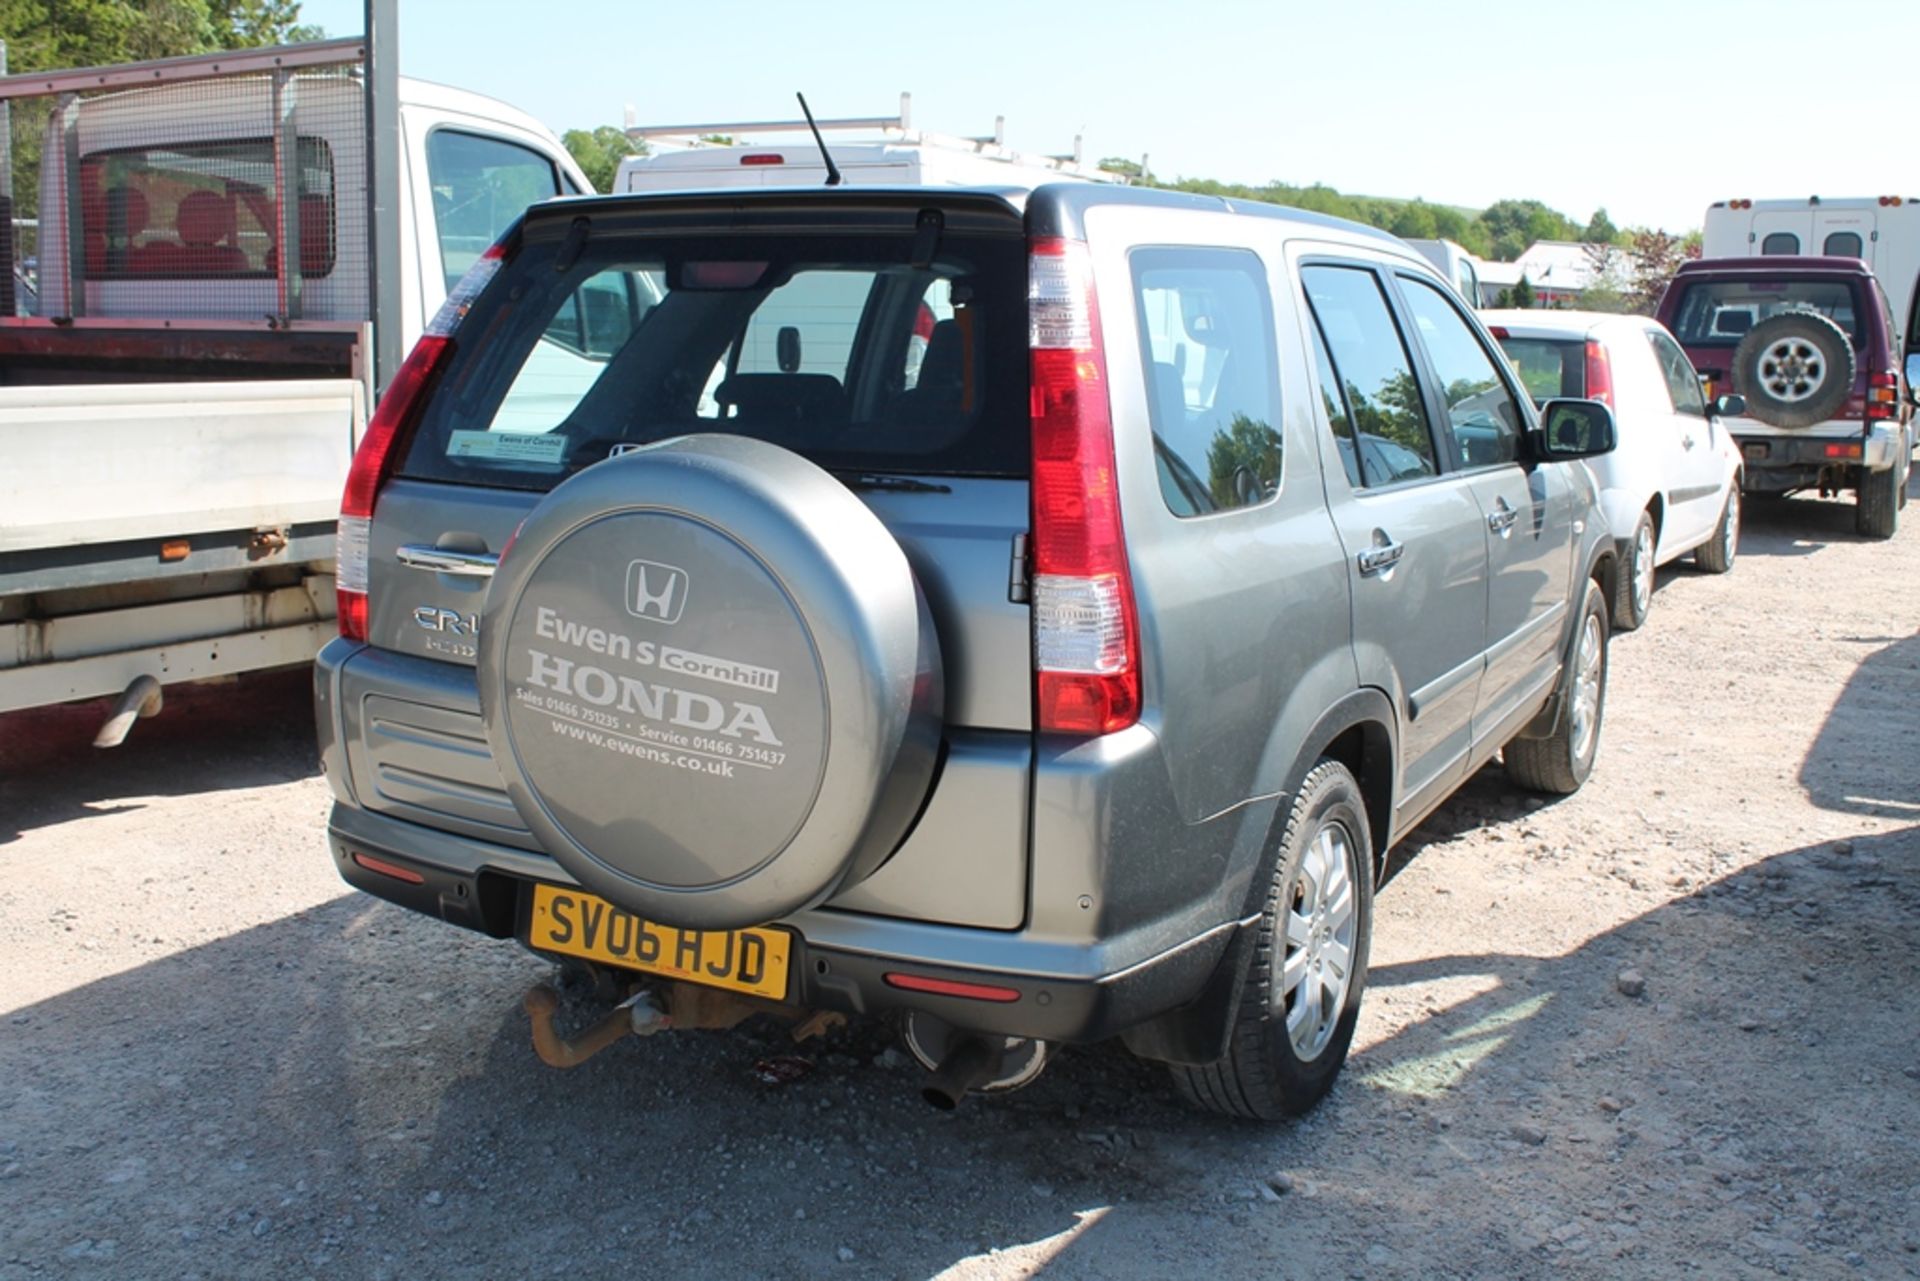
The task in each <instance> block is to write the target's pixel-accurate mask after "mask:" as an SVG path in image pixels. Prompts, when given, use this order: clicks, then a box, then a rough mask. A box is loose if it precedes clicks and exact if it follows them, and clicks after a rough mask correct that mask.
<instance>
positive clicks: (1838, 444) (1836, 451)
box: [1734, 422, 1903, 488]
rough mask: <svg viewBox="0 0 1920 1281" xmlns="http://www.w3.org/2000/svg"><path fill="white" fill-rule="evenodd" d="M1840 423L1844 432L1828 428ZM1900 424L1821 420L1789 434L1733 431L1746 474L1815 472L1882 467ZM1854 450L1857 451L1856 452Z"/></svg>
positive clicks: (1891, 459)
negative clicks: (1828, 422) (1864, 424)
mask: <svg viewBox="0 0 1920 1281" xmlns="http://www.w3.org/2000/svg"><path fill="white" fill-rule="evenodd" d="M1840 426H1844V427H1846V428H1847V430H1845V431H1844V432H1836V431H1830V430H1828V429H1829V428H1831V427H1840ZM1902 430H1903V429H1902V427H1901V425H1900V424H1899V423H1891V422H1886V423H1874V424H1872V425H1871V426H1869V427H1867V428H1866V429H1865V430H1864V431H1863V430H1861V428H1860V425H1859V424H1857V423H1848V424H1839V423H1833V424H1821V426H1819V427H1815V428H1810V429H1808V431H1807V432H1804V433H1798V432H1797V433H1795V434H1793V435H1778V436H1775V435H1759V434H1753V433H1736V434H1735V435H1734V440H1735V441H1736V442H1737V443H1738V445H1739V446H1740V455H1741V458H1742V459H1743V460H1744V461H1745V463H1746V471H1747V475H1748V477H1749V478H1750V483H1749V488H1755V487H1761V488H1771V486H1764V485H1763V486H1754V485H1753V484H1752V483H1751V480H1752V478H1753V477H1754V473H1756V472H1760V471H1797V472H1817V471H1819V470H1820V469H1822V468H1828V467H1858V468H1862V469H1864V470H1866V471H1885V470H1886V469H1887V468H1889V467H1891V466H1893V465H1894V464H1895V463H1896V462H1897V461H1898V460H1899V455H1900V443H1901V440H1902ZM1856 451H1857V452H1856Z"/></svg>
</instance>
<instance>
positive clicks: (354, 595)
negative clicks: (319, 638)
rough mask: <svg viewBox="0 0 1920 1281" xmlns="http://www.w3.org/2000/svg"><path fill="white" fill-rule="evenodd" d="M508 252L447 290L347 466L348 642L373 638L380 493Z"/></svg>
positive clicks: (341, 538)
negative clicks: (458, 334)
mask: <svg viewBox="0 0 1920 1281" xmlns="http://www.w3.org/2000/svg"><path fill="white" fill-rule="evenodd" d="M505 257H506V249H505V242H502V243H501V244H497V245H494V246H493V247H492V248H491V249H488V250H487V251H486V253H484V254H482V255H480V257H479V259H478V260H477V261H475V263H474V264H473V266H472V267H470V268H468V270H467V274H466V275H464V276H462V277H461V278H460V283H459V284H457V285H455V286H454V287H453V290H452V292H450V293H449V294H448V295H447V301H446V302H445V303H443V304H442V305H441V307H440V310H439V312H438V313H437V314H436V315H435V316H434V318H433V320H432V322H431V323H429V324H428V325H427V328H426V330H425V332H423V333H422V334H421V335H420V341H419V342H417V343H415V344H414V345H413V351H412V352H410V353H409V354H408V355H407V359H406V363H405V364H403V365H401V366H400V371H399V372H398V373H396V374H395V375H394V376H393V380H392V381H391V382H389V383H388V384H387V390H386V392H385V394H383V395H382V396H381V397H380V404H379V406H378V407H377V408H375V410H374V411H373V421H372V422H370V423H368V424H367V432H366V435H365V436H363V437H361V438H360V447H359V448H358V449H356V450H354V452H353V466H352V467H351V468H349V469H348V471H347V487H346V491H345V492H344V493H343V494H341V496H340V525H339V533H338V534H337V536H336V541H335V547H334V588H335V601H336V604H337V608H338V610H339V615H340V634H341V635H342V636H345V637H347V638H348V639H350V640H362V641H363V640H365V639H367V615H368V612H369V611H368V602H367V582H368V578H369V572H368V554H369V549H370V547H371V546H372V542H373V507H374V504H375V503H376V502H378V501H379V498H380V490H381V489H382V488H383V487H384V486H385V485H386V483H387V480H388V478H389V477H391V476H392V475H393V470H394V468H396V467H398V466H399V465H400V460H401V459H402V458H404V457H405V456H406V453H407V446H408V445H409V444H411V443H412V440H413V431H414V428H415V427H417V426H418V425H419V423H420V414H421V411H423V410H424V409H425V408H426V407H427V399H428V397H429V396H430V395H431V393H432V391H433V385H434V383H435V382H437V381H438V380H439V377H440V373H441V371H442V370H443V369H445V368H446V364H447V357H448V356H450V355H451V354H452V353H453V333H454V331H455V330H456V329H458V328H459V327H460V321H461V320H462V319H463V318H464V317H465V316H466V314H467V309H468V308H469V307H471V306H472V305H473V300H474V299H475V298H477V297H479V296H480V291H481V290H482V289H484V288H486V286H487V282H488V281H490V280H492V279H493V277H494V273H496V272H498V271H499V270H500V263H501V262H502V260H503V259H504V258H505Z"/></svg>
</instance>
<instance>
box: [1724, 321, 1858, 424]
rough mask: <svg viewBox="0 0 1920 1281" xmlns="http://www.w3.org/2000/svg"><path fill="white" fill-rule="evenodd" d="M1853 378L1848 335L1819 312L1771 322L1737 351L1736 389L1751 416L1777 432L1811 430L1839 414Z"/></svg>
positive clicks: (1744, 340) (1756, 329)
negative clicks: (1782, 430)
mask: <svg viewBox="0 0 1920 1281" xmlns="http://www.w3.org/2000/svg"><path fill="white" fill-rule="evenodd" d="M1853 374H1854V363H1853V345H1852V344H1851V343H1850V342H1848V341H1847V335H1846V332H1845V331H1844V330H1842V329H1841V328H1840V326H1838V325H1836V324H1834V323H1833V322H1832V321H1831V320H1828V319H1827V318H1826V317H1825V316H1822V315H1820V314H1819V313H1818V312H1812V311H1793V312H1787V313H1785V314H1784V315H1779V316H1772V317H1769V318H1768V319H1766V320H1763V321H1761V322H1760V323H1759V324H1757V325H1755V326H1754V327H1753V328H1752V329H1749V330H1748V331H1747V333H1746V336H1745V337H1743V338H1742V339H1741V340H1740V345H1739V346H1737V347H1735V348H1734V349H1733V389H1734V390H1735V391H1737V392H1739V393H1740V394H1741V395H1742V396H1744V397H1746V400H1747V412H1748V413H1749V414H1751V415H1752V416H1753V417H1755V418H1757V419H1758V420H1760V421H1761V422H1763V423H1771V424H1772V425H1773V426H1775V427H1811V426H1813V425H1814V424H1815V423H1821V422H1825V421H1826V420H1827V419H1829V418H1831V417H1833V416H1834V415H1835V414H1837V413H1839V412H1840V410H1841V408H1842V407H1843V406H1844V405H1845V404H1846V403H1847V395H1848V393H1850V392H1851V391H1852V390H1853Z"/></svg>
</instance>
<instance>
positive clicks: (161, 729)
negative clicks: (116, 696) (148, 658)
mask: <svg viewBox="0 0 1920 1281" xmlns="http://www.w3.org/2000/svg"><path fill="white" fill-rule="evenodd" d="M111 702H112V700H110V699H94V700H92V701H89V702H85V703H67V704H62V705H60V706H58V707H46V708H37V709H34V710H32V711H25V712H10V713H7V714H5V715H0V845H5V844H7V843H8V842H10V841H13V840H16V839H18V838H19V836H20V835H21V833H23V832H28V831H32V830H33V829H35V828H39V827H46V826H49V825H51V824H54V823H62V822H66V821H68V820H69V819H74V818H81V817H85V816H87V815H91V814H102V813H109V814H110V813H118V812H122V811H125V810H128V809H134V808H137V807H138V806H139V801H138V800H137V799H133V798H139V797H147V796H180V795H189V794H193V793H198V792H215V791H226V790H229V789H234V788H245V787H258V786H260V785H262V784H268V783H277V782H284V781H289V780H292V779H298V778H307V777H309V776H311V775H313V774H315V773H317V772H318V771H319V768H320V763H319V757H318V754H317V752H316V750H315V747H314V736H313V677H312V673H311V669H309V668H304V667H302V668H297V669H292V670H288V671H278V672H266V673H261V674H258V675H251V676H245V677H241V678H240V679H238V680H234V681H228V682H220V683H209V684H203V685H186V686H180V687H177V688H174V689H169V690H168V691H166V695H165V705H164V706H163V708H162V710H161V712H160V715H159V716H157V717H155V718H153V719H151V720H143V721H138V722H136V723H135V724H134V727H133V732H132V733H131V734H130V735H128V737H127V740H126V742H124V743H122V744H121V745H120V746H119V747H115V748H108V749H101V748H96V747H95V746H93V736H94V734H95V732H97V731H98V730H99V728H100V725H101V723H102V722H103V721H104V720H105V719H106V716H107V712H108V710H109V708H110V706H111Z"/></svg>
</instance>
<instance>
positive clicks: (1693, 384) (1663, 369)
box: [1647, 329, 1707, 418]
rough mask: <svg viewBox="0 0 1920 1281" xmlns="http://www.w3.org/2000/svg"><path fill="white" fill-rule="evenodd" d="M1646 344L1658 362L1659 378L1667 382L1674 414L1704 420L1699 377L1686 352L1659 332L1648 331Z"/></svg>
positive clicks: (1705, 405) (1705, 401) (1704, 405)
mask: <svg viewBox="0 0 1920 1281" xmlns="http://www.w3.org/2000/svg"><path fill="white" fill-rule="evenodd" d="M1647 341H1648V342H1650V343H1652V344H1653V354H1654V356H1655V357H1656V358H1658V359H1659V361H1660V376H1661V377H1662V378H1664V379H1666V383H1667V397H1668V399H1670V400H1672V401H1673V412H1675V413H1676V414H1699V415H1700V416H1701V417H1703V418H1704V417H1706V413H1707V398H1706V396H1705V395H1704V394H1703V393H1702V392H1701V390H1700V376H1699V375H1698V374H1697V373H1695V372H1694V369H1693V362H1692V361H1690V360H1688V359H1687V353H1686V352H1684V351H1681V350H1680V344H1679V343H1676V342H1675V341H1674V340H1673V339H1671V338H1669V337H1667V336H1666V335H1665V334H1663V333H1661V332H1659V331H1658V330H1654V329H1649V330H1648V331H1647Z"/></svg>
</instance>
